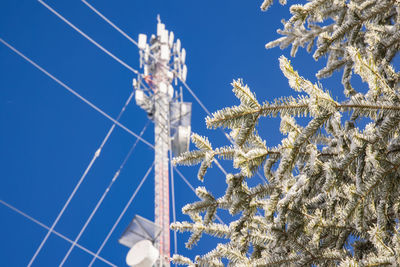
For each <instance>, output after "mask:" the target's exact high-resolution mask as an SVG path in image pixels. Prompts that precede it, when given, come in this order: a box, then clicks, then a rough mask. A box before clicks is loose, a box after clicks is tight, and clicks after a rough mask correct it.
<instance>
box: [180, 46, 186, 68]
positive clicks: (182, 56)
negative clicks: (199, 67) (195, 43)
mask: <svg viewBox="0 0 400 267" xmlns="http://www.w3.org/2000/svg"><path fill="white" fill-rule="evenodd" d="M185 60H186V50H185V48H182V53H181V62H182V64H185Z"/></svg>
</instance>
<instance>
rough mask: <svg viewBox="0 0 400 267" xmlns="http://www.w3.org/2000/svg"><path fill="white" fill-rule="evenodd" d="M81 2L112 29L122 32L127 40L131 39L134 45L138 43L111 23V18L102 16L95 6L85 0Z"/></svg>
mask: <svg viewBox="0 0 400 267" xmlns="http://www.w3.org/2000/svg"><path fill="white" fill-rule="evenodd" d="M82 2H83V3H84V4H85V5H86V6H87V7H89V8H90V9H91V10H92V11H93V12H95V13H96V14H97V15H99V16H100V17H101V18H102V19H103V20H105V21H106V22H107V23H108V24H110V25H111V27H113V28H114V29H116V30H117V31H118V32H119V33H120V34H122V35H123V36H125V38H126V39H128V40H129V41H131V42H132V43H133V44H134V45H136V46H138V43H137V42H136V41H135V40H133V39H132V38H131V37H130V36H129V35H128V34H126V33H125V32H124V31H123V30H121V29H120V28H119V27H118V26H117V25H115V24H114V23H112V21H111V20H109V19H108V18H106V16H104V15H103V14H101V12H100V11H98V10H97V9H96V8H94V7H93V6H92V5H91V4H89V3H88V2H86V1H85V0H82Z"/></svg>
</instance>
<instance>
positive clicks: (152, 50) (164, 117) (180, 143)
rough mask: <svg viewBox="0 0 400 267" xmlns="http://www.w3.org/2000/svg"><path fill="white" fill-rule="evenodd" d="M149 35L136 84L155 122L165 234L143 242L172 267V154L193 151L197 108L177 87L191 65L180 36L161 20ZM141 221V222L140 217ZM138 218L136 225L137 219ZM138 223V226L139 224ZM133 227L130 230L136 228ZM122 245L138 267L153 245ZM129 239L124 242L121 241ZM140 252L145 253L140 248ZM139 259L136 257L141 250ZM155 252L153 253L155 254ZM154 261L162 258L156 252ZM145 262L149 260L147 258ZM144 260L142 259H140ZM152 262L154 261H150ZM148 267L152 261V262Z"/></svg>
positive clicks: (159, 215) (159, 214)
mask: <svg viewBox="0 0 400 267" xmlns="http://www.w3.org/2000/svg"><path fill="white" fill-rule="evenodd" d="M147 39H148V38H147V36H146V35H145V34H139V38H138V47H139V54H140V68H141V69H142V70H143V74H139V75H138V77H137V78H136V79H134V80H133V86H134V88H135V100H136V104H137V105H138V106H140V107H141V108H142V109H143V110H145V111H146V112H147V115H148V117H149V118H150V119H152V120H153V122H154V143H155V145H154V146H155V187H154V189H155V225H154V227H155V228H160V229H161V230H160V233H159V234H158V235H157V236H156V237H154V238H153V239H149V238H145V237H143V238H142V240H147V241H150V242H152V243H153V244H154V245H155V247H156V249H157V251H158V253H157V258H158V259H157V262H156V263H155V264H156V265H157V266H162V267H169V266H170V263H169V260H170V230H169V225H170V216H169V206H170V204H169V156H168V154H169V151H170V150H171V151H172V152H173V153H174V154H175V155H179V154H180V153H182V152H184V151H187V150H188V148H189V141H190V132H191V129H190V120H191V119H190V118H191V108H192V107H191V103H188V102H183V100H182V99H183V97H182V89H181V90H180V91H179V92H178V91H177V90H175V89H174V87H173V86H172V83H173V82H174V84H175V86H177V85H178V80H181V81H185V80H186V76H187V67H186V65H185V58H186V51H185V49H184V48H181V41H180V40H179V39H177V40H176V41H175V40H174V33H173V32H172V31H170V32H169V31H168V30H166V29H165V25H164V24H163V23H161V21H160V18H159V17H158V24H157V35H151V37H150V38H149V40H147ZM135 218H137V217H135ZM135 218H134V220H135ZM133 222H134V221H132V223H133ZM132 223H131V224H130V226H129V227H131V226H132ZM129 227H128V228H127V230H126V231H125V232H124V234H123V235H122V237H121V239H120V243H122V244H124V245H126V246H129V247H131V251H130V252H129V253H128V255H127V263H128V264H129V265H130V264H132V265H131V266H148V265H140V264H139V265H137V264H133V263H134V262H135V263H137V262H138V261H139V260H138V258H137V257H136V256H135V255H136V254H137V253H141V252H139V250H140V251H141V250H142V249H147V248H149V250H151V249H150V247H149V246H148V244H149V242H145V241H143V242H141V241H135V242H133V241H132V242H131V241H128V242H127V241H126V240H129V239H130V238H131V237H127V236H126V235H127V234H128V233H129V231H128V229H129ZM121 240H123V241H121ZM139 247H140V249H138V248H139ZM134 250H137V251H136V254H135V251H134ZM149 253H150V252H149ZM150 254H151V255H152V257H153V258H154V257H155V256H154V255H156V253H154V252H152V253H150ZM143 257H144V256H143ZM139 258H140V259H141V258H142V256H140V257H139ZM150 258H151V257H150ZM143 262H150V260H148V259H147V258H146V260H144V258H143Z"/></svg>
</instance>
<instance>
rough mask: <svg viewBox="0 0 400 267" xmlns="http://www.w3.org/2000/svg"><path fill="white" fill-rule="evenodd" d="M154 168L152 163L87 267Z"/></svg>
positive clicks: (98, 252)
mask: <svg viewBox="0 0 400 267" xmlns="http://www.w3.org/2000/svg"><path fill="white" fill-rule="evenodd" d="M153 167H154V161H153V164H151V166H150V168H149V169H148V170H147V172H146V174H145V175H144V176H143V178H142V180H141V181H140V183H139V185H138V187H137V188H136V190H135V192H134V193H133V195H132V196H131V198H130V199H129V201H128V203H127V204H126V205H125V207H124V209H123V210H122V212H121V214H120V215H119V217H118V219H117V220H116V221H115V223H114V225H113V226H112V228H111V230H110V231H109V232H108V234H107V236H106V238H105V239H104V240H103V243H102V244H101V246H100V248H99V249H98V250H97V252H96V255H95V257H93V259H92V261H91V262H90V264H89V267H90V266H92V265H93V263H94V262H95V260H96V257H97V256H98V255H99V254H100V252H101V251H102V250H103V248H104V246H105V245H106V243H107V241H108V239H109V238H110V236H111V235H112V233H113V232H114V230H115V228H116V227H117V225H118V223H119V222H120V221H121V219H122V217H123V216H124V214H125V212H126V211H127V209H128V208H129V206H130V205H131V203H132V201H133V200H134V199H135V197H136V194H137V193H138V192H139V190H140V188H141V187H142V185H143V183H144V182H145V181H146V179H147V177H148V176H149V174H150V171H151V170H152V169H153Z"/></svg>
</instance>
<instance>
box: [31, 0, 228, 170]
mask: <svg viewBox="0 0 400 267" xmlns="http://www.w3.org/2000/svg"><path fill="white" fill-rule="evenodd" d="M38 1H39V2H40V3H41V4H42V5H43V6H45V7H46V8H47V9H48V10H50V11H51V12H52V13H53V14H55V15H56V16H57V17H59V18H60V19H61V20H62V21H64V22H65V23H67V24H68V25H69V26H71V27H72V28H73V29H74V30H76V31H77V32H78V33H80V34H81V35H82V36H83V37H85V38H86V39H87V40H89V41H90V42H92V43H93V44H94V45H96V46H97V47H99V48H100V49H101V50H102V51H104V52H105V53H107V54H108V55H110V56H111V57H112V58H114V59H115V60H117V61H118V62H119V63H121V64H122V65H123V66H125V67H127V68H128V69H130V70H132V68H131V67H130V66H129V65H127V64H126V63H125V62H123V61H122V60H121V59H119V58H117V57H116V56H114V55H113V54H112V53H110V52H109V51H108V50H107V49H105V48H104V47H103V46H101V45H100V44H99V43H97V42H96V41H94V40H93V39H92V38H91V37H89V36H88V35H87V34H85V33H84V32H83V31H82V30H80V29H79V28H78V27H76V26H75V25H73V24H72V23H71V22H70V21H69V20H67V19H66V18H64V17H63V16H62V15H60V14H59V13H58V12H57V11H55V10H54V9H53V8H52V7H50V6H49V5H47V4H46V3H45V2H43V1H42V0H38ZM82 2H83V3H84V4H85V5H86V6H88V7H89V8H90V9H91V10H92V11H94V12H95V13H96V14H97V15H99V16H100V17H101V18H102V19H104V20H105V21H106V22H107V23H108V24H110V25H111V26H112V27H113V28H114V29H116V30H117V31H118V32H119V33H121V34H122V35H123V36H124V37H125V38H127V39H128V40H129V41H131V42H132V43H133V44H135V45H136V46H138V43H137V42H136V41H135V40H133V39H132V38H131V37H129V35H128V34H126V33H125V32H124V31H123V30H121V29H120V28H119V27H117V26H116V25H115V24H114V23H112V22H111V21H110V20H109V19H107V18H106V17H105V16H104V15H103V14H102V13H101V12H100V11H98V10H97V9H95V8H94V7H93V6H92V5H90V4H89V3H87V2H86V1H85V0H82ZM150 56H151V57H153V55H151V54H150ZM164 67H165V68H167V69H168V70H171V71H173V72H175V74H176V71H175V70H172V69H171V68H169V67H167V66H164ZM132 71H133V72H134V73H135V74H138V75H140V74H139V72H138V71H137V70H132ZM177 76H178V75H177ZM178 77H179V76H178ZM179 80H181V82H182V84H183V85H184V86H185V87H186V89H187V90H188V91H189V92H190V94H191V95H192V96H193V97H194V99H195V100H196V101H197V102H198V103H199V105H200V106H201V107H202V108H203V110H204V111H205V112H206V113H207V114H208V115H209V116H210V115H211V113H210V111H208V109H207V108H206V107H205V105H204V104H203V102H201V100H200V99H199V98H198V97H197V96H196V94H195V93H194V92H193V91H192V89H190V87H189V86H188V85H187V83H186V82H185V81H183V80H182V79H181V78H179ZM222 132H223V133H224V135H225V136H226V137H227V138H228V140H230V141H231V139H230V136H229V135H228V134H227V133H225V132H224V131H222ZM231 142H232V141H231ZM214 161H215V162H216V164H217V167H218V168H219V169H220V170H221V171H222V172H223V173H224V175H227V172H226V171H225V169H224V168H223V167H222V166H221V165H220V164H219V162H218V161H217V160H216V159H215V160H214Z"/></svg>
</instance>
